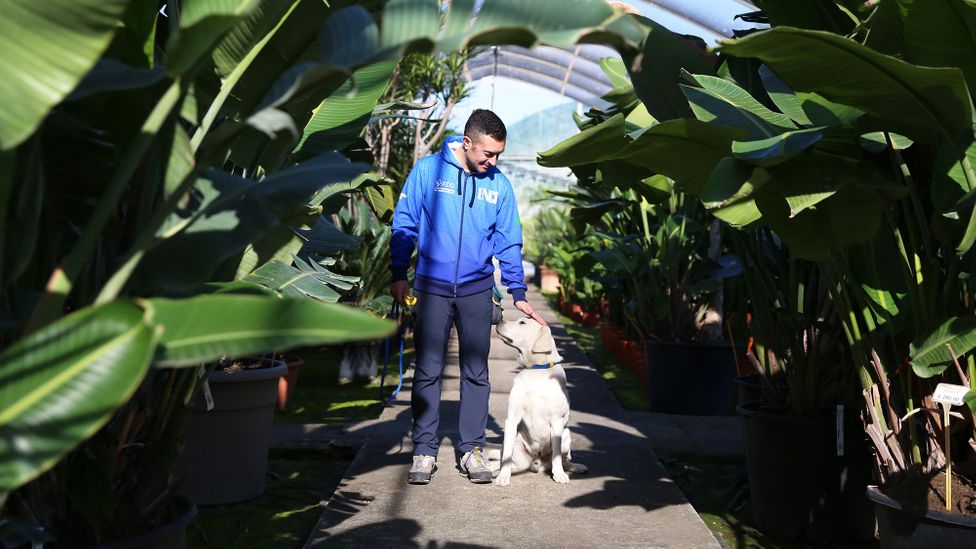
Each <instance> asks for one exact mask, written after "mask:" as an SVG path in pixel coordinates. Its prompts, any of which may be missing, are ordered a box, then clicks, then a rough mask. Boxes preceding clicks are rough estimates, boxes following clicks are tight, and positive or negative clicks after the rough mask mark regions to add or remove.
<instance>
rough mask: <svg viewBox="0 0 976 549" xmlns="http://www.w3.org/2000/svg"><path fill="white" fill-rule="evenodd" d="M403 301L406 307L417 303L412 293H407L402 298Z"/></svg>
mask: <svg viewBox="0 0 976 549" xmlns="http://www.w3.org/2000/svg"><path fill="white" fill-rule="evenodd" d="M403 302H404V303H406V304H407V307H413V306H414V305H416V304H417V298H416V297H414V296H412V295H407V297H405V298H403Z"/></svg>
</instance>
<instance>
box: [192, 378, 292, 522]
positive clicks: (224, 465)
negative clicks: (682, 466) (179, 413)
mask: <svg viewBox="0 0 976 549" xmlns="http://www.w3.org/2000/svg"><path fill="white" fill-rule="evenodd" d="M263 361H264V362H265V363H266V365H267V367H265V368H261V369H255V370H241V371H238V372H233V373H226V372H214V373H212V374H211V375H210V377H209V378H208V382H209V385H210V392H211V394H212V395H213V402H214V408H213V410H210V411H207V408H206V401H205V399H204V397H203V394H202V391H201V394H198V395H197V398H196V400H195V401H194V403H193V414H192V417H191V418H190V421H189V423H188V425H187V428H186V431H185V433H184V449H183V457H182V467H181V468H180V469H181V470H182V471H183V472H185V474H186V477H185V479H184V481H183V482H182V484H181V485H180V488H179V490H178V491H179V493H181V494H184V495H186V496H187V497H189V498H190V499H191V500H193V501H194V502H195V503H196V504H197V505H218V504H222V503H235V502H239V501H246V500H249V499H254V498H256V497H258V496H260V495H261V494H263V493H264V486H265V477H266V475H267V470H268V447H269V446H270V444H271V427H272V422H273V421H274V407H275V404H276V402H277V400H278V378H280V377H281V376H283V375H286V374H287V373H288V367H287V366H285V363H284V362H280V361H272V360H269V359H263Z"/></svg>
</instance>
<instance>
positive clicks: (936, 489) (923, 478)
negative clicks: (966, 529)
mask: <svg viewBox="0 0 976 549" xmlns="http://www.w3.org/2000/svg"><path fill="white" fill-rule="evenodd" d="M953 471H955V467H953ZM945 477H946V475H945V472H943V471H939V472H937V473H935V474H931V475H909V476H907V477H906V478H905V479H904V480H902V481H901V482H898V483H897V484H895V483H890V484H887V485H885V486H883V487H881V491H882V493H884V494H885V495H886V496H888V497H891V498H893V499H896V500H898V501H900V502H903V503H906V504H908V505H911V506H912V507H916V508H919V509H931V510H933V511H940V512H943V513H949V514H956V515H961V516H965V517H969V518H971V519H974V520H976V486H974V485H973V483H972V482H970V481H969V480H968V479H966V478H965V477H963V476H961V475H958V474H956V473H955V472H953V475H952V505H951V507H952V509H950V510H947V509H946V501H945Z"/></svg>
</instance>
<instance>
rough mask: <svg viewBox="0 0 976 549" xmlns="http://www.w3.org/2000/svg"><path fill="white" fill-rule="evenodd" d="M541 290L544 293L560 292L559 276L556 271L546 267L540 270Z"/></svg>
mask: <svg viewBox="0 0 976 549" xmlns="http://www.w3.org/2000/svg"><path fill="white" fill-rule="evenodd" d="M539 289H541V290H542V291H543V292H558V291H559V275H558V274H556V271H554V270H552V269H550V268H549V267H546V266H545V265H543V266H542V267H540V268H539Z"/></svg>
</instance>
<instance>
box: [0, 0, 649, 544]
mask: <svg viewBox="0 0 976 549" xmlns="http://www.w3.org/2000/svg"><path fill="white" fill-rule="evenodd" d="M574 4H575V5H574V6H573V7H574V9H571V10H565V9H562V8H557V7H555V6H552V5H550V4H545V3H542V2H514V1H499V2H492V3H490V4H488V5H486V6H485V7H483V8H481V10H480V12H478V17H477V18H476V20H475V22H474V23H473V24H472V23H471V15H472V13H474V11H475V10H474V8H475V3H474V2H468V1H464V2H453V3H452V5H451V6H450V9H444V10H442V9H441V7H440V6H439V5H438V3H436V2H432V1H431V2H428V1H420V0H393V1H391V2H388V3H386V5H385V6H382V7H380V6H379V5H378V4H374V3H366V4H365V6H362V5H354V4H353V3H351V2H333V3H328V4H327V3H323V2H321V1H319V0H292V1H288V2H277V1H271V0H230V1H226V0H186V1H185V2H179V3H170V5H168V10H167V11H166V13H165V14H159V15H157V7H158V6H156V5H155V4H150V3H137V2H128V1H126V0H113V1H111V2H107V3H106V2H94V1H91V0H85V1H81V2H50V3H46V4H45V5H44V6H35V5H34V4H33V3H32V2H29V1H27V0H14V1H13V2H11V3H10V5H8V6H5V12H6V13H5V17H4V18H3V20H2V21H0V37H2V38H0V59H2V61H0V66H2V68H3V69H4V70H5V73H6V74H7V75H8V78H6V79H5V80H4V84H3V85H2V86H0V100H2V101H3V102H4V104H7V105H18V108H15V109H14V108H12V109H5V110H4V112H3V114H2V115H0V122H2V123H0V128H2V129H0V234H2V235H4V237H3V238H2V239H0V257H2V258H3V259H2V267H0V311H3V316H2V318H0V330H2V332H0V344H2V351H0V356H2V357H3V359H4V362H3V366H0V380H3V381H4V383H3V384H2V385H0V409H2V410H3V412H2V415H0V434H2V437H0V458H2V459H0V461H2V462H3V466H2V467H0V501H2V500H4V499H6V498H8V497H9V498H11V499H12V500H13V501H12V502H8V506H7V507H6V508H5V509H8V510H9V509H16V510H18V512H22V511H23V512H25V513H26V515H25V516H29V517H30V518H31V520H33V521H35V523H36V524H40V525H53V524H62V525H65V530H63V531H58V532H56V534H58V535H61V536H65V537H66V538H67V539H71V540H72V541H74V542H78V543H94V542H97V541H99V540H101V539H106V538H110V537H112V536H114V535H117V534H119V533H120V530H119V527H120V525H124V524H125V523H126V522H127V519H132V518H133V517H132V516H129V515H125V514H124V513H121V511H120V510H123V509H133V510H135V512H136V513H137V515H136V516H141V517H152V516H154V514H155V513H157V512H158V511H159V509H160V506H161V504H162V502H164V501H165V499H166V497H165V496H166V495H167V494H168V493H169V487H168V484H167V483H168V475H169V469H168V468H167V464H168V463H169V462H171V460H172V457H173V452H175V449H176V447H177V446H176V444H175V441H177V440H178V438H179V431H180V429H181V424H180V421H179V416H180V410H185V409H186V403H187V402H188V401H189V399H190V397H192V395H193V392H194V391H195V389H196V387H197V385H198V384H197V376H196V367H198V366H199V365H200V364H203V363H207V362H210V361H213V360H215V359H217V358H218V357H220V356H223V355H241V354H247V353H260V352H268V351H272V350H283V349H287V348H289V347H293V346H299V345H314V344H323V343H329V342H342V341H352V340H358V339H375V338H377V337H381V336H382V335H384V334H385V333H388V332H389V331H390V330H391V329H392V328H393V327H392V326H391V325H389V324H388V323H386V322H384V321H382V320H380V319H378V318H375V317H373V316H370V315H367V314H366V313H363V312H360V311H352V310H350V309H348V308H346V307H344V306H341V305H336V304H330V303H323V302H322V301H332V300H334V298H335V297H336V296H335V295H332V294H330V293H329V292H328V291H326V290H325V288H330V289H332V290H335V291H336V292H337V293H338V292H340V291H342V290H343V288H345V287H347V286H348V285H349V283H350V281H349V280H348V279H343V278H342V277H338V276H332V275H331V274H329V273H328V272H326V271H327V269H326V267H327V266H328V265H327V264H326V265H322V264H321V263H318V262H316V264H313V263H310V262H309V261H308V259H307V257H308V256H304V257H303V255H305V254H303V252H302V250H303V249H306V252H307V251H308V249H307V248H306V246H312V247H315V248H314V249H315V250H318V251H324V250H327V249H328V247H329V246H333V247H335V246H336V245H338V246H340V247H341V246H348V245H351V243H349V242H346V243H343V242H342V240H343V239H341V238H338V237H337V235H336V231H332V230H331V229H330V228H329V227H328V226H327V225H325V224H323V222H322V221H321V220H322V219H323V214H324V213H326V212H328V211H329V208H331V207H332V206H333V205H334V204H335V202H336V201H337V198H336V196H338V194H337V193H343V194H347V193H350V192H354V191H357V190H360V189H362V190H365V191H366V193H367V194H373V195H375V194H376V193H371V192H370V191H371V190H372V189H375V186H374V185H368V184H367V185H363V184H360V182H361V179H362V177H363V174H366V173H367V172H368V170H369V168H370V166H369V165H368V164H362V163H354V162H350V161H349V160H347V159H346V158H345V157H343V156H341V155H339V154H336V153H332V152H330V151H333V150H336V149H342V148H345V147H346V146H348V145H349V144H351V143H353V142H355V141H356V140H357V139H358V137H359V133H360V131H361V129H362V127H363V126H364V125H365V124H366V123H367V122H368V121H369V119H370V116H371V115H372V114H373V111H374V109H375V108H376V107H377V105H376V102H377V100H378V99H377V98H379V97H380V96H382V94H383V92H384V91H385V87H386V85H387V83H388V82H389V75H390V73H391V72H392V70H393V67H394V66H395V64H396V61H397V60H398V59H399V58H400V56H402V55H403V54H404V53H405V52H408V51H414V50H420V51H435V50H438V51H457V50H459V49H461V48H466V47H468V46H470V45H475V44H480V43H492V42H497V41H502V42H511V43H517V44H521V45H526V46H529V45H532V44H534V43H536V42H539V41H543V42H547V43H552V44H556V45H569V44H573V43H576V42H577V41H580V40H602V41H605V42H610V43H611V44H612V45H615V46H617V47H620V48H621V49H624V50H625V51H628V52H631V55H632V54H633V53H634V51H635V50H634V48H633V46H632V45H631V44H632V43H633V40H632V38H628V36H631V37H633V36H635V33H639V26H637V25H636V23H634V22H633V20H632V18H629V17H624V16H621V15H619V14H614V13H613V12H612V10H610V8H609V7H607V6H606V5H605V4H604V3H603V2H600V1H597V0H587V1H582V0H581V1H578V2H575V3H574ZM370 9H371V10H373V11H370ZM380 9H382V10H383V13H382V17H379V15H380V11H379V10H380ZM377 19H381V20H382V27H379V26H377V24H376V22H375V21H376V20H377ZM38 29H39V30H40V32H39V31H38ZM51 36H57V37H58V39H57V40H50V39H49V37H51ZM52 60H57V62H52ZM352 98H356V100H351V99H352ZM21 106H22V108H21ZM377 198H382V197H377ZM341 201H344V199H342V200H340V202H341ZM374 202H375V201H374ZM332 228H333V229H334V227H332ZM336 241H339V243H338V244H336ZM316 246H317V247H316ZM323 255H327V254H323ZM296 256H298V257H299V259H300V261H301V262H299V261H298V260H296V259H295V257H296ZM326 263H327V262H326ZM282 267H285V269H283V268H282ZM287 268H292V269H296V270H298V271H300V272H301V274H302V275H308V276H307V277H304V278H305V279H306V281H307V282H311V281H312V280H314V281H315V284H314V285H312V284H309V285H307V286H306V285H302V286H301V287H297V286H298V285H294V284H293V285H287V284H281V281H282V278H283V277H284V276H287V275H288V274H289V273H292V274H294V273H293V272H292V271H288V269H287ZM313 271H314V272H313ZM298 294H301V298H297V297H296V296H297V295H298ZM308 297H315V298H317V299H308ZM123 404H125V406H124V407H122V408H121V409H120V406H123ZM147 417H148V418H150V419H149V420H147V419H146V418H147ZM110 420H111V421H110ZM96 432H97V433H98V434H97V436H96V437H95V438H93V439H92V440H91V442H90V443H89V444H86V445H85V446H83V447H82V448H81V450H80V451H78V452H73V453H71V454H69V452H70V451H71V450H72V449H74V448H76V447H78V445H79V444H80V443H82V441H84V440H86V439H88V438H89V437H91V436H92V435H93V434H94V433H96ZM65 456H67V458H65ZM59 463H60V464H59ZM56 464H59V465H57V466H56V467H55V465H56ZM45 471H47V472H48V474H46V475H44V476H43V477H42V478H38V477H39V476H40V475H42V474H43V473H44V472H45ZM79 479H86V480H85V482H90V485H79V484H78V483H79ZM31 480H34V481H35V482H33V483H31V484H30V485H29V486H27V487H25V488H22V489H19V490H18V487H21V486H22V485H24V484H25V483H27V482H29V481H31ZM8 494H9V496H8ZM24 510H27V511H24ZM130 522H131V521H130Z"/></svg>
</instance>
